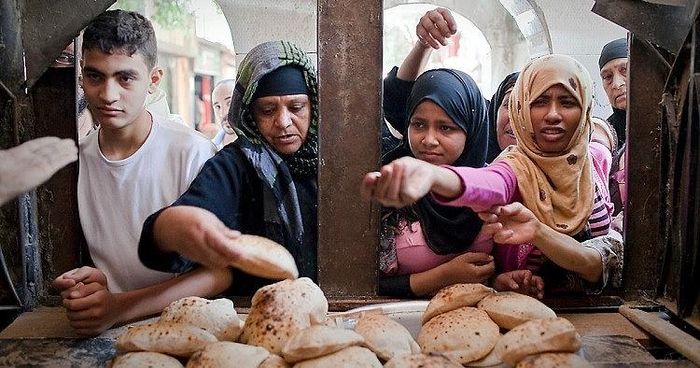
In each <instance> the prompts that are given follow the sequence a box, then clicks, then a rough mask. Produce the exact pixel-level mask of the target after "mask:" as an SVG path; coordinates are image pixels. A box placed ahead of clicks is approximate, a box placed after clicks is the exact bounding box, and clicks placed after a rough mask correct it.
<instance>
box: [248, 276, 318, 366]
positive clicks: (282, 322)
mask: <svg viewBox="0 0 700 368" xmlns="http://www.w3.org/2000/svg"><path fill="white" fill-rule="evenodd" d="M327 313H328V301H327V300H326V297H325V296H324V295H323V291H321V289H320V288H319V287H318V286H317V285H316V284H314V282H313V281H311V279H309V278H308V277H302V278H299V279H296V280H283V281H279V282H277V283H274V284H272V285H267V286H263V287H261V288H260V289H258V291H257V292H255V295H253V300H252V303H251V308H250V312H249V313H248V317H246V319H245V324H244V326H243V333H242V334H241V338H240V340H241V342H242V343H245V344H250V345H255V346H261V347H264V348H266V349H267V350H269V351H270V352H272V353H275V354H278V355H279V354H281V353H282V348H283V347H284V345H285V344H286V343H287V341H288V340H289V339H291V338H292V336H294V335H295V334H296V333H297V332H299V331H301V330H303V329H305V328H307V327H309V326H311V325H315V324H320V323H322V322H323V321H325V320H326V314H327Z"/></svg>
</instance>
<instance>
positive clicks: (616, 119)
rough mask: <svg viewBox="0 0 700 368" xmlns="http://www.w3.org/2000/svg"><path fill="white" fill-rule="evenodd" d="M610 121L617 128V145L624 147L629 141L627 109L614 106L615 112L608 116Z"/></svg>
mask: <svg viewBox="0 0 700 368" xmlns="http://www.w3.org/2000/svg"><path fill="white" fill-rule="evenodd" d="M608 122H609V123H610V125H612V127H613V128H614V129H615V134H616V135H617V147H618V148H620V147H622V146H623V145H624V144H625V142H627V111H625V110H620V109H616V108H613V113H612V115H610V116H609V117H608Z"/></svg>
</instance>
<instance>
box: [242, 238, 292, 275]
mask: <svg viewBox="0 0 700 368" xmlns="http://www.w3.org/2000/svg"><path fill="white" fill-rule="evenodd" d="M231 246H233V247H234V248H236V250H237V251H238V252H239V253H240V257H239V258H238V260H236V261H234V262H232V263H231V266H233V267H235V268H238V269H240V270H242V271H243V272H245V273H248V274H251V275H253V276H258V277H262V278H266V279H270V280H284V279H296V278H297V277H299V270H298V269H297V265H296V262H294V257H292V254H291V253H289V251H288V250H287V249H286V248H285V247H283V246H282V245H280V244H279V243H276V242H274V241H272V240H270V239H267V238H263V237H262V236H257V235H247V234H244V235H241V236H240V237H238V239H236V240H233V241H232V242H231Z"/></svg>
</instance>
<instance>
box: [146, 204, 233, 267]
mask: <svg viewBox="0 0 700 368" xmlns="http://www.w3.org/2000/svg"><path fill="white" fill-rule="evenodd" d="M240 236H241V233H240V232H239V231H236V230H232V229H230V228H228V227H227V226H226V225H224V223H223V222H221V220H219V218H218V217H216V215H214V214H213V213H211V212H209V211H207V210H205V209H203V208H199V207H192V206H175V207H170V208H168V209H166V210H165V211H163V213H161V214H160V216H158V219H157V220H156V223H155V238H156V242H157V243H158V244H159V245H160V247H161V248H162V249H163V250H166V251H172V252H177V253H179V254H181V255H182V256H183V257H185V258H187V259H189V260H192V261H194V262H197V263H199V264H202V265H204V266H208V267H211V268H225V267H228V266H229V265H231V264H232V263H233V262H234V261H236V260H238V258H239V257H240V256H241V254H240V253H239V251H238V250H237V249H236V248H235V247H233V246H232V245H231V241H232V240H236V239H238V238H239V237H240Z"/></svg>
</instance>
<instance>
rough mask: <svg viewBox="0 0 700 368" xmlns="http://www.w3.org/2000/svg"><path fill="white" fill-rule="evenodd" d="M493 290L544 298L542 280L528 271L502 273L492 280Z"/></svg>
mask: <svg viewBox="0 0 700 368" xmlns="http://www.w3.org/2000/svg"><path fill="white" fill-rule="evenodd" d="M493 288H494V289H496V290H498V291H515V292H516V293H521V294H525V295H529V296H531V297H533V298H537V299H542V298H544V279H542V277H540V276H537V275H533V274H532V272H531V271H530V270H515V271H510V272H504V273H502V274H500V275H498V276H496V279H494V280H493Z"/></svg>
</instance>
